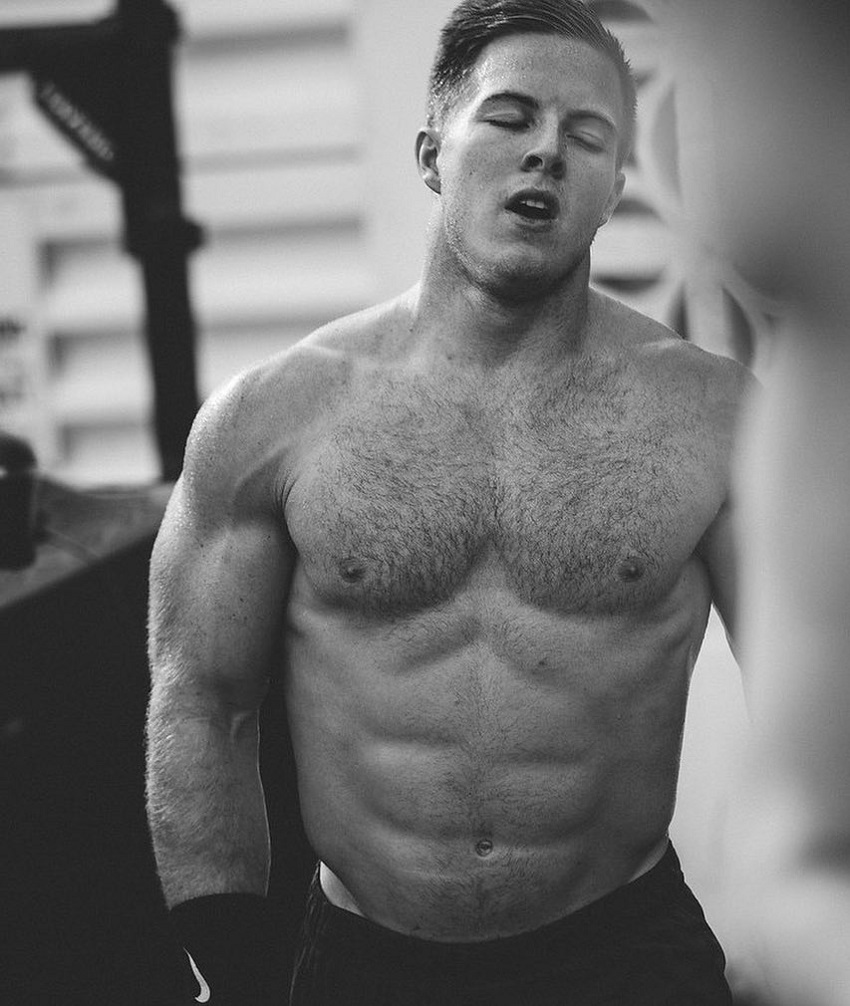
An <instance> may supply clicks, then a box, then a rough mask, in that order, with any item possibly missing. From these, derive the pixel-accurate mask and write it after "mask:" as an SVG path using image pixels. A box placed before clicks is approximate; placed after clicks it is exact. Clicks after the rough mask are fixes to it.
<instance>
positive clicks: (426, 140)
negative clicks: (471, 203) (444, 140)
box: [416, 126, 442, 195]
mask: <svg viewBox="0 0 850 1006" xmlns="http://www.w3.org/2000/svg"><path fill="white" fill-rule="evenodd" d="M439 155H440V131H439V130H438V129H434V128H432V127H431V126H423V128H422V129H420V130H419V134H418V135H417V137H416V163H417V164H418V165H419V176H420V177H421V179H422V181H423V182H425V184H426V185H427V186H428V188H429V189H431V191H432V192H436V193H437V195H439V194H440V191H441V188H442V186H441V184H440V168H439V165H438V164H437V159H438V158H439Z"/></svg>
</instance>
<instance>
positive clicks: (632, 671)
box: [287, 599, 695, 942]
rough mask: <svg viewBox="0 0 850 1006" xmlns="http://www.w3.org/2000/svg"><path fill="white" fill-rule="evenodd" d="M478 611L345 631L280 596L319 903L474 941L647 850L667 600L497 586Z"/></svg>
mask: <svg viewBox="0 0 850 1006" xmlns="http://www.w3.org/2000/svg"><path fill="white" fill-rule="evenodd" d="M491 607H492V606H491ZM495 607H497V608H498V607H499V605H498V604H496V605H495ZM475 608H476V610H477V611H480V610H482V607H481V605H476V606H475ZM496 614H497V615H498V617H497V618H494V619H493V620H492V621H490V620H489V619H486V618H485V619H481V618H476V619H474V620H473V621H472V622H470V621H469V620H468V619H466V617H465V616H464V612H463V605H458V606H456V607H455V609H454V610H453V611H452V612H451V613H449V614H448V615H447V613H446V612H442V613H438V612H430V613H423V614H421V615H419V616H416V618H415V619H413V620H412V621H411V620H408V621H406V622H405V623H404V624H403V625H394V626H375V625H372V626H364V625H362V624H360V625H355V624H354V623H353V621H352V620H351V619H350V618H349V617H347V616H346V615H343V614H342V613H339V612H337V613H330V612H328V611H327V610H320V608H319V607H318V606H315V605H313V604H312V603H300V602H299V599H296V601H295V602H294V604H292V605H291V619H292V627H291V629H292V631H291V632H290V633H289V639H288V644H287V649H288V675H287V705H288V714H289V718H290V726H291V731H292V738H293V744H294V750H295V756H296V761H297V764H298V779H299V793H300V798H301V808H302V814H303V818H304V823H305V827H306V829H307V833H308V836H309V837H310V840H311V843H312V845H313V848H314V849H315V851H316V852H317V854H318V855H319V857H320V859H321V860H322V866H321V882H322V886H323V889H324V891H325V893H326V895H327V896H328V898H329V900H330V901H331V902H332V903H333V904H335V905H337V906H338V907H340V908H343V909H346V910H348V911H351V912H354V913H356V914H360V915H363V916H365V917H366V918H369V919H371V920H372V921H374V922H376V923H379V924H381V925H384V926H386V927H388V928H390V929H393V930H396V931H399V932H403V933H407V934H409V935H414V936H419V937H422V938H426V939H432V940H443V941H452V942H464V941H476V940H486V939H492V938H496V937H503V936H509V935H513V934H516V933H519V932H523V931H527V930H530V929H534V928H536V927H538V926H541V925H545V924H547V923H549V922H552V921H555V920H556V919H558V918H561V917H563V916H564V915H567V914H569V913H570V912H572V911H575V910H576V909H578V908H580V907H581V906H582V905H584V904H587V903H589V902H591V901H593V900H595V899H597V898H599V897H602V896H603V895H604V894H606V893H608V892H609V891H611V890H613V889H615V888H617V887H619V886H621V885H622V884H625V883H628V882H629V881H630V880H632V879H634V878H635V877H636V876H639V875H640V874H642V873H643V872H645V871H646V870H647V869H649V868H651V866H652V865H654V863H655V862H657V860H658V859H659V858H660V857H661V855H662V854H663V852H664V849H665V847H666V841H667V840H666V834H667V826H668V824H669V820H670V817H671V816H672V810H673V802H674V796H675V785H676V776H677V771H678V753H679V747H680V741H681V729H682V722H683V719H684V707H685V701H686V694H687V685H688V678H689V673H690V669H691V668H690V663H691V659H690V649H691V647H690V643H691V636H692V634H693V631H694V629H695V627H694V626H691V625H690V624H689V621H690V620H688V619H684V620H683V619H682V617H681V611H679V612H678V615H679V617H678V618H676V617H674V615H673V614H672V613H671V614H670V617H669V618H665V619H662V621H665V623H667V624H665V625H663V626H662V625H658V624H655V625H654V626H653V624H652V623H653V620H652V619H649V620H648V623H649V624H648V627H641V628H638V627H637V626H636V625H626V624H625V622H624V621H623V619H622V618H618V619H614V618H606V619H602V620H601V621H600V620H597V619H576V618H574V619H564V618H563V617H561V616H554V615H547V614H545V613H542V612H540V611H537V610H532V609H529V610H522V607H521V606H518V605H517V603H516V601H515V599H514V601H513V603H512V604H511V605H510V609H509V610H508V609H507V608H506V609H505V610H503V611H500V612H497V613H496ZM646 622H647V620H646V619H645V618H642V619H641V623H640V625H641V626H644V625H645V623H646ZM673 623H678V624H673ZM556 655H560V656H556Z"/></svg>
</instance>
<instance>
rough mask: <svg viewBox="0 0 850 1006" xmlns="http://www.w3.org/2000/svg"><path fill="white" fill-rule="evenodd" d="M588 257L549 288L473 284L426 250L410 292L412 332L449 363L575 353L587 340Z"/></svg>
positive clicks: (541, 358) (496, 363)
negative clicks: (413, 291) (417, 281)
mask: <svg viewBox="0 0 850 1006" xmlns="http://www.w3.org/2000/svg"><path fill="white" fill-rule="evenodd" d="M589 278H590V256H589V254H588V255H586V256H585V257H584V258H583V259H582V260H581V262H579V263H578V265H577V266H576V267H575V268H574V269H573V270H572V271H571V272H570V273H569V274H568V275H567V276H565V277H563V278H561V279H560V280H559V281H558V282H557V284H555V285H553V286H552V287H551V288H543V289H541V288H540V286H537V287H535V286H534V285H533V284H527V285H524V284H521V283H511V282H506V283H504V284H503V285H497V284H495V283H493V284H485V283H480V282H476V281H475V280H474V278H473V277H471V276H469V275H467V274H465V273H464V271H463V270H462V269H459V268H458V267H457V265H456V263H449V262H446V261H445V256H444V255H441V254H440V252H439V250H437V249H432V251H431V252H430V253H429V255H428V258H427V259H426V263H425V268H424V270H423V274H422V280H421V283H420V284H419V287H418V288H417V292H416V302H415V328H416V330H418V333H419V336H420V338H421V339H422V340H424V342H425V343H427V345H428V348H429V349H431V350H432V351H434V352H436V353H437V354H438V355H439V356H441V357H443V358H445V359H450V360H452V361H455V362H466V363H469V364H472V365H475V364H477V365H479V366H484V367H498V366H501V365H504V364H507V363H510V362H515V361H524V362H533V361H534V360H535V359H536V360H538V361H540V362H546V361H547V360H551V359H552V358H553V357H561V356H563V355H570V354H575V353H578V352H580V351H581V349H582V348H583V346H584V344H585V341H586V338H587V334H588V308H589V289H588V283H589Z"/></svg>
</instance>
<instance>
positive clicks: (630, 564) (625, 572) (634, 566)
mask: <svg viewBox="0 0 850 1006" xmlns="http://www.w3.org/2000/svg"><path fill="white" fill-rule="evenodd" d="M618 572H619V574H620V578H621V579H622V580H625V581H626V583H634V582H635V581H636V580H640V578H641V577H642V576H643V563H641V562H640V561H639V560H638V559H636V558H635V557H634V556H629V558H628V559H624V560H623V562H621V563H620V568H619V570H618Z"/></svg>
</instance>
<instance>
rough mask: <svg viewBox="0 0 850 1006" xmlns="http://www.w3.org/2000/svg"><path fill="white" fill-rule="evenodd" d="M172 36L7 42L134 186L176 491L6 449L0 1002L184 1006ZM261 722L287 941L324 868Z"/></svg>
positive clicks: (82, 139) (180, 431) (150, 332)
mask: <svg viewBox="0 0 850 1006" xmlns="http://www.w3.org/2000/svg"><path fill="white" fill-rule="evenodd" d="M177 36H178V23H177V18H176V17H175V15H174V12H173V11H172V10H171V8H170V7H169V6H168V5H167V4H166V3H164V2H163V0H117V4H116V7H115V10H114V12H113V13H112V14H111V15H110V16H108V17H105V18H103V19H101V20H98V21H95V22H92V23H90V24H67V25H57V26H54V27H50V26H38V27H24V28H16V29H6V30H2V29H0V73H4V72H5V73H12V72H25V73H27V74H28V75H29V76H30V77H31V79H32V82H33V86H34V94H35V100H36V102H37V104H38V105H39V107H40V108H41V109H42V110H43V111H44V113H45V114H46V115H47V116H48V118H49V119H50V120H51V121H52V122H53V123H54V124H55V125H56V126H57V127H58V128H59V129H60V130H61V131H62V132H63V133H64V134H65V135H67V136H68V137H69V139H70V140H71V141H72V142H73V143H74V145H75V146H76V147H77V148H78V149H79V150H81V151H82V152H83V154H84V155H85V158H86V160H87V162H88V163H89V165H90V166H91V167H92V168H93V169H94V170H96V171H97V172H98V173H99V174H101V175H103V176H105V177H107V178H109V179H111V180H112V181H113V182H115V183H116V184H117V185H118V186H119V187H120V190H121V194H122V198H123V207H124V243H125V247H126V249H127V250H128V251H129V252H130V254H131V255H133V256H134V257H135V258H136V259H137V260H138V261H139V263H140V266H141V269H142V273H143V277H144V287H145V297H146V321H147V341H148V349H149V356H150V361H151V366H152V370H153V378H154V381H153V383H154V389H155V401H154V411H155V428H156V438H157V442H158V447H159V451H160V458H161V467H162V475H163V479H164V482H165V484H163V485H161V486H156V487H152V488H150V489H131V490H120V489H117V490H109V491H103V492H77V491H75V490H72V489H69V488H67V487H65V486H62V485H59V484H57V483H54V482H52V481H50V480H48V479H45V478H43V477H40V476H39V474H38V471H37V467H36V463H35V458H34V457H33V454H32V451H31V450H30V449H29V447H28V446H27V445H26V444H23V443H22V442H20V441H19V440H17V439H16V438H14V437H8V436H0V454H2V457H0V520H2V529H0V1002H2V1003H9V1004H10V1006H11V1004H14V1006H29V1004H33V1006H36V1004H37V1006H41V1004H43V1003H46V1002H54V1001H56V1002H59V1001H61V1002H62V1003H64V1004H68V1006H71V1004H73V1006H77V1004H79V1006H100V1004H102V1003H103V1004H105V1003H112V1002H115V1003H118V1002H121V1003H123V1004H132V1006H137V1004H138V1006H170V1004H172V1002H173V999H172V996H171V993H170V988H171V982H170V971H171V969H172V967H173V966H174V964H175V963H176V962H175V961H174V951H175V947H174V945H173V944H172V943H171V942H170V940H169V935H168V929H167V921H166V913H165V907H164V904H163V902H162V895H161V892H160V890H159V885H158V881H157V878H156V872H155V864H154V860H153V853H152V850H151V845H150V839H149V836H148V831H147V822H146V820H145V810H144V718H145V709H146V704H147V695H148V687H149V675H148V665H147V655H146V612H147V577H148V565H149V560H150V552H151V548H152V545H153V541H154V537H155V535H156V531H157V529H158V527H159V523H160V521H161V518H162V514H163V512H164V507H165V502H166V500H167V497H168V494H169V492H170V485H169V483H171V482H173V481H174V480H175V479H176V478H177V476H178V474H179V472H180V469H181V467H182V458H183V449H184V446H185V442H186V437H187V435H188V431H189V429H190V426H191V424H192V421H193V419H194V416H195V413H196V411H197V404H198V396H197V390H196V376H195V345H194V343H195V330H194V322H193V317H192V312H191V306H190V298H189V290H188V275H187V273H188V269H187V265H188V256H189V254H190V252H191V251H192V250H193V249H194V248H196V247H197V246H198V245H199V243H200V231H199V229H198V228H197V227H196V226H195V225H194V224H192V223H191V222H190V221H188V220H187V219H186V218H185V217H184V216H183V212H182V208H181V193H180V182H179V166H178V158H177V147H176V140H175V128H174V114H173V101H172V89H171V48H172V45H173V43H174V41H175V39H176V38H177ZM261 719H262V724H263V725H264V724H266V723H268V724H269V728H268V729H263V730H262V740H261V745H260V764H261V771H262V775H263V781H264V786H265V789H266V799H267V804H268V813H269V824H270V830H271V835H272V851H273V863H272V877H271V884H270V896H271V898H272V899H273V901H274V902H275V904H276V905H277V906H278V908H279V914H280V921H281V929H282V933H284V934H286V933H291V932H292V931H293V930H294V928H295V927H297V925H298V923H299V921H300V917H301V914H302V909H303V903H304V897H305V895H306V890H307V886H308V884H309V881H310V877H311V874H312V871H313V869H314V867H315V855H314V853H313V852H312V850H311V849H310V847H309V845H308V843H307V840H306V838H305V836H304V833H303V828H302V825H301V818H300V814H299V812H298V798H297V784H296V779H295V768H294V762H293V758H292V751H291V743H290V740H289V734H288V730H287V727H286V714H285V707H284V702H283V697H282V694H281V688H280V682H274V683H273V684H272V688H271V692H270V695H269V697H268V699H267V701H266V703H265V705H264V708H263V712H262V717H261ZM284 939H285V937H284ZM177 949H178V950H179V948H177ZM181 956H182V954H181ZM181 964H182V961H181Z"/></svg>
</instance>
